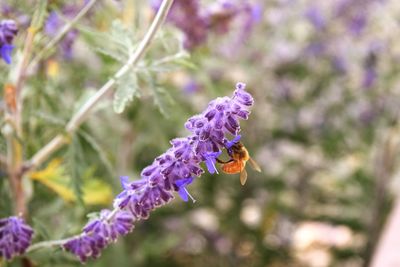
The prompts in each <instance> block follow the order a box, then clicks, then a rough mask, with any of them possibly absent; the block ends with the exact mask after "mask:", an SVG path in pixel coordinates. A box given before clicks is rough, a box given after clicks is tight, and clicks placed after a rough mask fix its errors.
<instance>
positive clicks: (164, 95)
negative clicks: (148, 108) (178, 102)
mask: <svg viewBox="0 0 400 267" xmlns="http://www.w3.org/2000/svg"><path fill="white" fill-rule="evenodd" d="M152 89H153V97H154V104H155V105H156V106H157V107H158V109H159V110H160V112H161V114H162V115H164V116H165V117H166V118H170V116H171V113H172V106H173V105H174V104H175V101H174V99H173V98H172V96H171V95H170V94H169V92H168V91H167V90H166V89H164V88H162V87H159V86H155V87H152Z"/></svg>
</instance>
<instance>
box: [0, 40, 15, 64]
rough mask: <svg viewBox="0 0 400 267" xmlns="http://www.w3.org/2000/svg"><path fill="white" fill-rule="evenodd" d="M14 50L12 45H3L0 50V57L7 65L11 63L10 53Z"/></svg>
mask: <svg viewBox="0 0 400 267" xmlns="http://www.w3.org/2000/svg"><path fill="white" fill-rule="evenodd" d="M13 49H14V46H13V45H9V44H4V45H2V46H1V48H0V55H1V57H2V58H3V59H4V61H5V62H6V63H7V64H10V63H11V53H12V51H13Z"/></svg>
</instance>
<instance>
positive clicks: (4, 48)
mask: <svg viewBox="0 0 400 267" xmlns="http://www.w3.org/2000/svg"><path fill="white" fill-rule="evenodd" d="M17 33H18V28H17V24H16V23H15V21H13V20H9V19H6V20H2V21H0V54H1V57H2V58H3V60H4V61H5V62H6V63H7V64H10V63H11V53H12V50H13V48H14V46H13V45H12V42H13V40H14V37H15V36H16V35H17Z"/></svg>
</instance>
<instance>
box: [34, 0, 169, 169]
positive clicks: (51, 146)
mask: <svg viewBox="0 0 400 267" xmlns="http://www.w3.org/2000/svg"><path fill="white" fill-rule="evenodd" d="M172 3H173V0H164V1H163V2H162V4H161V6H160V8H159V10H158V12H157V14H156V16H155V18H154V20H153V22H152V24H151V26H150V28H149V30H148V31H147V33H146V35H145V36H144V38H143V40H142V41H141V42H140V44H139V46H138V48H137V49H136V51H135V52H134V53H133V54H132V55H131V56H130V57H129V59H128V61H127V62H126V63H125V65H123V66H122V67H121V68H120V69H119V70H118V71H117V72H116V73H115V75H114V77H113V78H111V79H110V80H108V81H107V82H106V83H105V84H104V85H103V86H102V87H101V88H100V89H99V90H98V91H97V92H96V94H94V95H93V96H92V97H91V98H90V99H89V100H88V101H87V102H86V103H85V104H84V105H83V106H82V107H81V108H80V109H79V110H78V112H77V113H75V115H74V116H73V117H72V118H71V120H70V121H69V122H68V124H67V126H66V132H67V133H69V134H72V133H74V132H75V130H76V129H77V128H79V126H80V125H81V124H82V123H83V122H84V121H85V120H86V118H87V117H88V115H89V114H90V112H91V111H92V110H93V108H94V107H95V106H96V105H97V104H98V103H99V102H100V101H101V100H102V99H103V98H104V96H105V95H107V94H108V93H109V92H110V91H111V89H112V88H113V86H114V85H115V83H116V82H117V80H118V79H119V78H121V77H122V76H123V75H125V74H126V73H127V72H128V71H129V70H131V68H132V67H133V66H135V65H136V64H137V63H138V62H139V60H140V59H141V58H142V57H143V56H144V54H145V52H146V51H147V49H148V48H149V45H150V43H151V41H152V40H153V38H154V36H155V34H156V33H157V30H158V29H159V28H160V26H161V25H162V23H163V22H164V20H165V18H166V16H167V14H168V11H169V9H170V7H171V5H172ZM65 143H66V137H65V136H63V135H61V134H60V135H57V136H56V137H55V138H54V139H53V140H51V141H50V142H49V143H48V144H47V145H45V146H44V147H43V148H42V149H40V150H39V151H38V152H37V153H36V154H35V155H34V156H33V157H32V158H31V160H30V161H29V162H28V164H27V169H32V168H36V167H37V166H39V165H40V164H41V163H43V162H44V161H45V160H46V159H47V158H48V157H49V156H50V155H51V154H52V153H53V152H54V151H56V150H58V149H59V148H60V147H61V146H63V145H64V144H65Z"/></svg>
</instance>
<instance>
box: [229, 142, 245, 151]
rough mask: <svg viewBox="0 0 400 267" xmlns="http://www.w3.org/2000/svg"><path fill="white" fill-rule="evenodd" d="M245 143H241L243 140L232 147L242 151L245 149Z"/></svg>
mask: <svg viewBox="0 0 400 267" xmlns="http://www.w3.org/2000/svg"><path fill="white" fill-rule="evenodd" d="M243 147H244V146H243V144H242V143H241V142H236V143H235V144H234V145H233V146H232V149H233V150H234V151H240V150H242V149H243Z"/></svg>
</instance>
